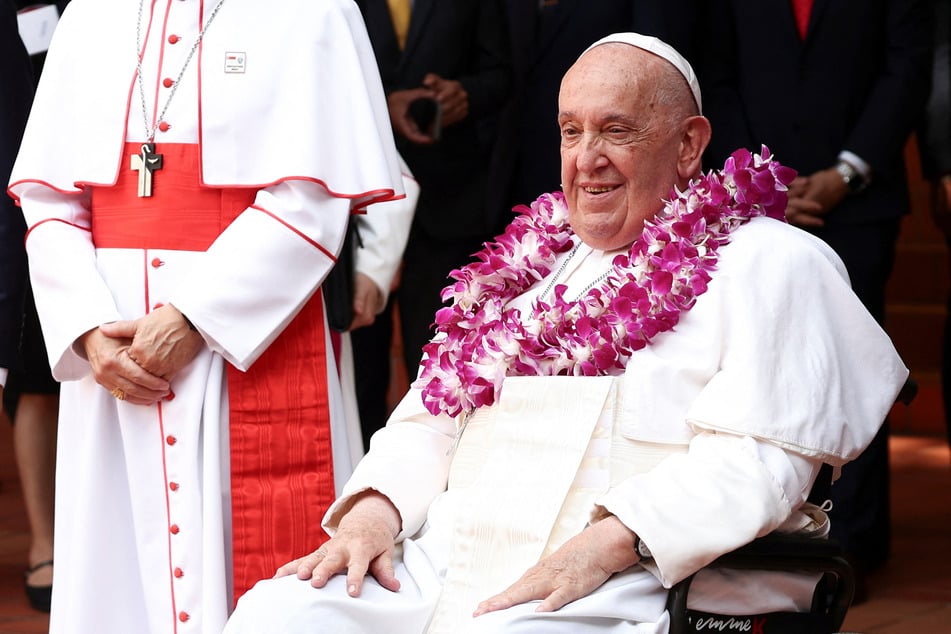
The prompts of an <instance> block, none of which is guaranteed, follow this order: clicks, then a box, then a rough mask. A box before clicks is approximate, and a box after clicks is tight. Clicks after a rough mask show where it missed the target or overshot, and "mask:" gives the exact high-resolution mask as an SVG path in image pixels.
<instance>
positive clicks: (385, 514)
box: [274, 491, 402, 597]
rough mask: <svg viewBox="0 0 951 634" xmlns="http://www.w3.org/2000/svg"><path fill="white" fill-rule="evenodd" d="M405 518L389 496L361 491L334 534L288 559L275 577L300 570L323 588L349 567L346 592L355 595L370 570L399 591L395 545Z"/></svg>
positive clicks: (301, 575)
mask: <svg viewBox="0 0 951 634" xmlns="http://www.w3.org/2000/svg"><path fill="white" fill-rule="evenodd" d="M401 525H402V519H401V518H400V514H399V512H398V511H397V510H396V507H395V506H393V504H392V503H391V502H390V500H389V498H387V497H386V496H385V495H383V494H381V493H377V492H376V491H366V492H364V493H361V494H358V497H357V499H356V501H355V502H354V503H353V506H351V507H350V510H349V511H347V513H346V514H345V515H344V516H343V517H342V518H341V519H340V523H339V525H338V526H337V530H336V533H335V534H334V536H333V538H332V539H331V540H330V541H328V542H327V543H325V544H324V545H323V546H321V547H320V548H319V549H317V550H316V551H314V552H312V553H311V554H309V555H307V556H305V557H301V558H299V559H295V560H294V561H292V562H290V563H286V564H284V565H283V566H281V567H280V568H278V570H277V574H275V575H274V576H275V577H283V576H286V575H290V574H295V573H296V574H297V577H298V578H299V579H310V585H312V586H314V587H315V588H322V587H324V586H325V585H326V584H327V581H328V580H329V579H330V578H331V577H332V576H334V575H337V574H340V573H342V572H344V571H346V574H347V594H349V595H350V596H353V597H356V596H359V595H360V590H361V589H362V588H363V580H364V578H365V577H366V575H367V572H369V573H370V574H371V575H372V576H373V577H374V578H375V579H376V580H377V581H378V582H379V584H380V585H381V586H383V587H384V588H386V589H387V590H391V591H393V592H396V591H397V590H399V589H400V582H399V581H398V580H397V579H396V576H395V575H394V574H393V549H394V547H395V545H396V542H395V538H396V536H397V535H398V534H399V532H400V527H401Z"/></svg>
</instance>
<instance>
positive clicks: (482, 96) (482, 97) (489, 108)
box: [458, 0, 511, 119]
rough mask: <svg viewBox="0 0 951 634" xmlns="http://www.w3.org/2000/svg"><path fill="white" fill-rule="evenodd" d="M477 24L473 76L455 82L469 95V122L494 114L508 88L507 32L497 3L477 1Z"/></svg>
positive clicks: (508, 56)
mask: <svg viewBox="0 0 951 634" xmlns="http://www.w3.org/2000/svg"><path fill="white" fill-rule="evenodd" d="M478 20H479V25H478V29H477V33H476V45H477V48H478V53H477V55H476V62H475V65H474V72H473V73H472V74H471V75H464V76H461V77H459V78H458V80H459V82H460V83H461V84H462V85H463V87H464V88H465V89H466V92H467V93H468V94H469V117H470V118H473V119H479V118H482V117H484V116H486V115H491V114H495V113H496V112H498V111H499V110H500V109H501V108H502V106H503V104H504V103H505V100H506V99H507V98H508V95H509V88H510V85H511V51H510V47H509V40H508V30H507V28H506V22H505V17H504V16H503V14H502V9H501V7H500V5H499V3H498V1H497V0H482V1H480V2H479V17H478Z"/></svg>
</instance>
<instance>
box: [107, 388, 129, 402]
mask: <svg viewBox="0 0 951 634" xmlns="http://www.w3.org/2000/svg"><path fill="white" fill-rule="evenodd" d="M109 393H110V394H112V395H113V396H115V397H116V398H117V399H119V400H120V401H124V400H125V392H123V391H122V388H118V387H114V388H112V391H111V392H109Z"/></svg>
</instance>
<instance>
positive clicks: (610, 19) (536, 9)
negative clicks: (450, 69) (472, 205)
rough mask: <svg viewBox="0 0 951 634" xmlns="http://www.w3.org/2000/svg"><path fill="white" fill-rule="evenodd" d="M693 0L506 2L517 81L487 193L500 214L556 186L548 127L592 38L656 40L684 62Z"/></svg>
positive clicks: (555, 140) (554, 143) (554, 137)
mask: <svg viewBox="0 0 951 634" xmlns="http://www.w3.org/2000/svg"><path fill="white" fill-rule="evenodd" d="M696 1H697V0H666V1H663V0H598V1H597V2H586V1H585V0H548V1H543V2H539V0H505V2H504V5H505V12H506V19H507V21H508V25H509V30H510V33H511V39H512V67H513V69H514V72H515V77H516V84H515V91H514V95H513V98H512V99H511V101H510V104H509V106H508V107H507V108H506V111H505V115H504V117H503V124H502V129H503V130H504V133H503V136H505V137H506V138H507V139H508V142H507V143H503V144H499V146H498V150H499V151H498V153H497V158H496V162H495V166H494V169H495V173H496V174H497V175H498V176H497V178H493V179H492V182H493V183H505V185H504V186H501V187H497V188H496V190H495V191H494V192H493V194H494V195H495V196H496V197H497V198H496V200H498V202H497V203H496V204H497V205H498V206H500V207H502V208H504V209H510V208H511V207H513V206H514V205H521V204H527V203H529V202H531V201H532V200H534V199H535V198H536V197H537V196H538V195H539V194H540V193H542V192H551V191H555V190H558V189H560V188H561V185H560V182H561V164H560V160H559V149H558V146H559V144H560V142H561V139H560V136H559V134H558V126H557V125H555V121H556V118H557V117H556V115H557V111H558V89H559V87H560V86H561V78H562V77H563V76H564V74H565V72H566V71H567V70H568V68H569V67H570V66H571V65H572V64H573V63H574V62H575V61H576V60H577V59H578V57H579V56H580V55H581V53H582V52H583V51H584V50H585V49H586V48H587V47H588V46H589V45H590V44H591V43H592V42H594V41H596V40H598V39H600V38H602V37H604V36H605V35H608V34H609V33H614V32H616V31H619V30H620V31H634V32H637V33H643V34H644V35H653V36H655V37H659V38H661V39H662V40H664V41H665V42H667V43H669V44H671V45H672V46H673V47H674V48H676V49H677V50H678V51H680V52H681V53H682V54H683V55H684V56H685V57H687V58H690V57H691V56H692V55H691V51H690V46H691V45H692V43H693V37H692V33H693V30H694V28H695V24H694V16H695V15H696V12H695V11H694V10H693V5H694V4H695V3H696Z"/></svg>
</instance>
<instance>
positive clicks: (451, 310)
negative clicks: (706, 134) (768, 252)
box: [413, 146, 796, 417]
mask: <svg viewBox="0 0 951 634" xmlns="http://www.w3.org/2000/svg"><path fill="white" fill-rule="evenodd" d="M795 175H796V173H795V171H794V170H792V169H790V168H787V167H784V166H782V165H780V164H779V163H777V162H775V161H774V160H773V159H772V157H771V155H770V153H769V150H768V148H766V146H763V148H762V150H761V154H759V155H754V154H751V153H750V152H749V151H747V150H737V151H736V152H734V153H733V155H732V156H730V158H728V159H727V161H726V163H725V165H724V167H723V169H722V170H720V171H718V172H712V171H711V172H709V173H708V174H706V175H704V176H701V177H699V178H697V179H695V180H693V181H691V183H690V185H689V186H688V187H687V190H686V191H684V192H680V191H678V190H677V189H676V188H674V189H673V190H672V191H671V200H670V201H669V202H666V203H665V206H664V209H663V210H662V211H661V212H660V213H658V214H657V215H656V216H655V217H654V218H653V219H652V220H648V221H646V222H645V223H644V230H643V232H642V233H641V235H640V237H639V238H638V239H637V240H636V241H635V242H634V243H633V244H632V245H631V247H630V249H629V251H628V252H627V254H626V255H619V256H617V257H616V258H615V259H614V262H613V269H612V270H611V271H610V272H609V273H608V275H607V277H606V278H605V280H604V281H603V282H601V284H599V285H596V286H595V287H594V288H592V289H591V290H589V291H588V292H587V293H586V294H585V295H584V296H583V297H579V298H578V299H576V300H574V301H566V300H565V298H564V293H565V290H566V287H565V285H563V284H559V285H557V286H555V289H554V294H553V299H552V300H550V301H549V302H546V301H545V298H542V297H539V298H537V299H535V300H534V302H533V303H532V307H531V312H530V315H529V318H528V319H526V320H523V319H522V316H521V314H520V312H519V311H518V310H517V309H513V308H508V307H507V304H508V303H509V301H511V300H512V299H513V298H515V297H516V296H517V295H519V294H521V293H523V292H524V291H526V290H528V289H529V288H530V287H531V286H532V285H533V284H535V283H536V282H538V281H539V280H541V279H543V278H544V277H545V276H547V275H548V274H550V273H551V271H552V268H553V266H554V263H555V260H556V259H557V256H558V255H559V254H560V253H564V252H565V251H568V250H571V249H572V248H574V246H575V243H574V239H573V237H572V236H573V235H574V234H573V232H572V230H571V228H570V227H569V226H568V210H567V207H566V205H565V199H564V194H562V193H561V192H556V193H552V194H544V195H542V196H541V197H539V198H538V200H536V201H535V202H534V203H532V205H531V207H526V206H524V205H522V206H519V207H517V208H516V209H515V211H516V212H517V213H519V214H520V215H519V216H517V217H516V218H515V220H514V221H513V222H512V223H511V224H510V225H509V226H508V227H507V228H506V230H505V233H503V234H502V235H501V236H498V237H497V238H496V241H495V242H490V243H486V244H485V248H484V249H483V250H482V251H480V252H479V253H477V254H476V255H475V257H476V259H477V261H476V262H473V263H471V264H469V265H467V266H465V267H463V268H462V269H457V270H454V271H452V273H450V277H451V278H452V279H454V280H456V282H455V283H453V284H452V285H450V286H448V287H446V288H445V289H444V290H443V291H442V299H443V301H446V300H447V299H450V298H451V299H452V304H451V305H450V306H447V307H445V308H442V309H440V310H439V311H438V312H437V313H436V327H437V333H438V334H437V335H436V337H435V338H434V339H433V340H432V341H431V342H430V343H429V344H427V345H426V346H425V347H424V348H423V351H424V352H425V356H424V360H423V362H422V371H421V373H420V376H419V378H418V379H417V380H416V381H415V382H414V383H413V386H414V387H418V388H421V389H422V394H423V404H424V406H425V407H426V409H427V410H428V411H429V412H431V413H432V414H434V415H437V414H439V413H440V412H444V413H446V414H448V415H449V416H453V417H454V416H456V415H458V414H459V413H461V412H462V411H472V410H473V409H475V408H477V407H481V406H483V405H491V404H492V403H494V402H495V401H496V400H497V399H498V397H499V394H500V392H501V390H502V382H503V381H504V379H505V377H506V376H511V375H522V376H539V375H542V376H554V375H574V376H596V375H604V374H610V373H612V372H613V371H617V370H623V368H624V364H625V362H626V361H627V360H628V359H629V358H630V356H631V355H632V354H633V353H634V352H635V351H637V350H640V349H641V348H643V347H645V346H646V345H647V344H648V343H649V342H650V341H651V339H652V338H653V337H654V336H656V335H657V334H658V333H661V332H665V331H667V330H670V329H671V328H673V327H674V326H675V325H676V324H677V322H678V321H679V319H680V315H681V313H683V312H684V311H687V310H689V309H690V308H691V307H693V305H694V303H695V302H696V300H697V297H698V296H700V295H701V294H703V293H704V292H705V291H706V290H707V284H708V282H709V281H710V280H711V275H710V272H711V271H712V270H713V269H715V268H716V263H717V259H718V256H717V250H718V249H719V247H721V246H723V245H724V244H727V243H729V241H730V234H731V232H732V231H733V230H734V229H736V228H737V227H739V226H740V225H742V224H745V223H746V222H748V221H749V220H750V219H751V218H754V217H756V216H769V217H772V218H776V219H780V220H785V217H784V212H785V208H786V198H787V197H786V191H787V188H786V186H787V185H788V184H789V183H790V182H792V179H793V178H794V177H795Z"/></svg>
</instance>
